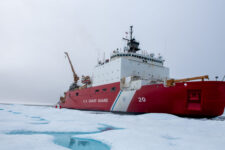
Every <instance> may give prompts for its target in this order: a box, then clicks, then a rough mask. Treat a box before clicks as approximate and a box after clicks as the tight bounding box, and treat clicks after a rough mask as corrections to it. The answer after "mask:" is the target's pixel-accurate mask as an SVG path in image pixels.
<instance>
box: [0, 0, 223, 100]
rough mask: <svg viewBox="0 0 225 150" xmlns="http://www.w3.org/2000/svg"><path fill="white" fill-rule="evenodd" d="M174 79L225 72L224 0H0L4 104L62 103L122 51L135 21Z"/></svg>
mask: <svg viewBox="0 0 225 150" xmlns="http://www.w3.org/2000/svg"><path fill="white" fill-rule="evenodd" d="M130 25H133V26H134V36H135V38H136V39H137V40H138V41H140V43H141V45H140V46H141V48H142V49H144V50H147V51H148V52H149V53H151V52H153V53H155V54H159V53H160V54H161V55H162V56H163V58H164V59H165V60H166V63H165V65H166V66H167V67H169V68H170V77H172V78H184V77H192V76H199V75H206V74H208V75H209V76H210V78H211V79H213V80H214V77H215V76H217V75H218V76H219V79H220V80H221V78H222V77H223V76H224V75H225V65H224V64H225V1H224V0H95V1H94V0H57V1H56V0H1V1H0V52H1V53H0V101H4V102H11V101H18V102H19V101H27V102H46V103H56V102H57V101H58V100H59V97H60V95H63V92H64V91H66V90H68V87H69V85H70V84H71V83H72V81H73V78H72V73H71V69H70V66H69V64H68V61H67V60H66V59H65V57H64V53H63V52H64V51H68V52H69V54H70V57H71V59H72V62H73V64H74V67H75V70H76V72H77V73H78V74H79V75H82V74H85V75H87V74H89V73H91V71H90V70H92V68H94V66H95V64H96V63H97V58H98V57H102V56H103V53H104V52H105V54H106V56H107V57H109V55H110V53H111V52H112V50H114V49H116V48H122V47H123V46H124V42H123V41H122V37H123V36H124V35H125V32H126V31H129V26H130Z"/></svg>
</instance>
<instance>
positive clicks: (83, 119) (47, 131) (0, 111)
mask: <svg viewBox="0 0 225 150" xmlns="http://www.w3.org/2000/svg"><path fill="white" fill-rule="evenodd" d="M224 118H225V115H224V114H223V116H220V117H217V118H213V119H206V118H203V119H191V118H181V117H177V116H174V115H168V114H143V115H118V114H112V113H107V112H106V113H104V112H92V111H79V110H71V109H55V108H53V107H45V106H24V105H3V104H0V149H1V150H15V149H18V150H30V149H34V150H35V149H37V150H49V149H57V150H66V149H67V150H68V149H75V148H76V149H83V150H86V149H89V150H90V149H99V150H100V149H102V150H108V149H111V150H126V149H129V150H149V149H151V150H164V149H167V150H170V149H171V150H178V149H179V150H180V149H182V150H189V149H192V150H199V149H204V150H212V149H216V150H223V149H224V147H225V142H224V141H225V134H224V133H225V121H224Z"/></svg>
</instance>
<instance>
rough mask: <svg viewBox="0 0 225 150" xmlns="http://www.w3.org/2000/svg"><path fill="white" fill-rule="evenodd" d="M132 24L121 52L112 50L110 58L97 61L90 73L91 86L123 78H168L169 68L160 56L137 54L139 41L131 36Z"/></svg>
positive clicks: (155, 80)
mask: <svg viewBox="0 0 225 150" xmlns="http://www.w3.org/2000/svg"><path fill="white" fill-rule="evenodd" d="M132 33H133V30H132V26H131V30H130V39H126V38H124V40H126V41H127V47H125V48H124V51H123V52H119V51H118V50H115V51H113V53H112V55H111V57H110V59H107V60H104V61H103V62H99V63H98V65H97V66H96V67H95V68H94V71H93V74H92V86H99V85H104V84H110V83H114V82H120V81H121V80H122V79H124V78H128V77H136V78H138V79H139V80H145V81H150V82H151V81H152V82H163V81H165V80H167V79H168V78H169V69H168V68H166V67H164V65H163V63H164V60H163V59H162V57H161V56H159V57H155V56H154V54H146V53H143V54H138V53H137V51H139V50H140V49H139V42H137V41H136V40H135V39H134V38H133V37H132Z"/></svg>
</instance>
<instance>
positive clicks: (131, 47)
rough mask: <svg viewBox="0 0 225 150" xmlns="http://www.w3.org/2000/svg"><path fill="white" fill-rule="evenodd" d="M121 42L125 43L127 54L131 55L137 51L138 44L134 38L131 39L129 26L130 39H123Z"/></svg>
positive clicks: (131, 27) (131, 30) (131, 29)
mask: <svg viewBox="0 0 225 150" xmlns="http://www.w3.org/2000/svg"><path fill="white" fill-rule="evenodd" d="M123 40H126V41H127V47H128V52H131V53H136V52H137V51H139V50H140V49H139V44H140V43H139V42H137V41H136V40H135V39H134V38H133V26H130V39H127V38H123Z"/></svg>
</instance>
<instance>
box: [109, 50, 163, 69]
mask: <svg viewBox="0 0 225 150" xmlns="http://www.w3.org/2000/svg"><path fill="white" fill-rule="evenodd" d="M120 57H124V58H129V59H133V60H136V61H138V62H140V61H141V62H144V63H149V64H154V65H159V66H163V63H164V61H165V60H163V59H162V56H159V57H158V58H156V57H154V54H147V53H146V54H138V53H128V52H119V51H113V54H111V56H110V59H111V60H112V61H113V60H114V59H117V58H120Z"/></svg>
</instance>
